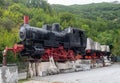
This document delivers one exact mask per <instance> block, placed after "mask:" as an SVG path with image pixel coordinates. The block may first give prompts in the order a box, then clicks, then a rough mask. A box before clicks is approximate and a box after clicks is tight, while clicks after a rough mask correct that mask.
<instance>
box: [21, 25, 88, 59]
mask: <svg viewBox="0 0 120 83" xmlns="http://www.w3.org/2000/svg"><path fill="white" fill-rule="evenodd" d="M20 40H21V42H20V43H21V44H23V45H24V47H25V49H24V50H23V51H22V52H21V55H24V56H25V55H27V56H32V57H33V58H40V57H41V56H42V55H43V54H44V53H45V49H47V48H58V47H60V46H63V47H64V49H65V50H73V51H74V53H75V54H82V55H83V54H84V53H85V48H86V36H85V32H84V31H83V30H80V29H78V28H71V27H69V28H66V29H64V30H61V28H60V25H59V24H57V23H54V24H53V25H52V26H49V25H44V26H43V27H42V28H36V27H31V26H29V25H28V24H24V25H23V26H21V28H20Z"/></svg>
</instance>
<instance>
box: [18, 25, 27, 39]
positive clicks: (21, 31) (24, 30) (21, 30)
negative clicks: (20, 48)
mask: <svg viewBox="0 0 120 83" xmlns="http://www.w3.org/2000/svg"><path fill="white" fill-rule="evenodd" d="M19 36H20V40H21V41H23V40H25V39H26V29H25V27H21V28H20V33H19Z"/></svg>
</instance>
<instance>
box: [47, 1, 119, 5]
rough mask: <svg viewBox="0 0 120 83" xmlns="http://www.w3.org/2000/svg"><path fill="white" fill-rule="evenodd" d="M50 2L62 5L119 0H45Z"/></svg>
mask: <svg viewBox="0 0 120 83" xmlns="http://www.w3.org/2000/svg"><path fill="white" fill-rule="evenodd" d="M47 1H48V3H50V4H62V5H73V4H89V3H100V2H113V1H119V2H120V0H47Z"/></svg>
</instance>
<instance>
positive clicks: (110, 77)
mask: <svg viewBox="0 0 120 83" xmlns="http://www.w3.org/2000/svg"><path fill="white" fill-rule="evenodd" d="M34 81H35V82H34ZM40 81H41V82H40ZM26 83H120V63H116V64H113V65H112V66H108V67H103V68H97V69H92V70H89V71H80V72H73V73H65V74H57V75H50V76H45V77H35V78H33V79H32V81H31V82H30V81H29V82H26Z"/></svg>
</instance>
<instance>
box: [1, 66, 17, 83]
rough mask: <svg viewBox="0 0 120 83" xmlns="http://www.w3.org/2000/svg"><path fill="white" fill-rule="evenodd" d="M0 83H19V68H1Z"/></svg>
mask: <svg viewBox="0 0 120 83" xmlns="http://www.w3.org/2000/svg"><path fill="white" fill-rule="evenodd" d="M0 83H18V68H17V66H12V67H7V66H3V67H1V69H0Z"/></svg>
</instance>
